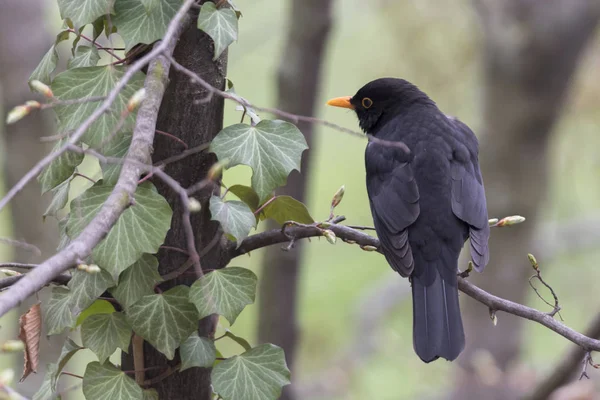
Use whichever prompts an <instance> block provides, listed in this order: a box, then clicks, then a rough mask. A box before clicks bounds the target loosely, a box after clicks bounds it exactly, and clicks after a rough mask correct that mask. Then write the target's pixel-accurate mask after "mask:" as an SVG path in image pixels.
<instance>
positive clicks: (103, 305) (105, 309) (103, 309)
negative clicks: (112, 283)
mask: <svg viewBox="0 0 600 400" xmlns="http://www.w3.org/2000/svg"><path fill="white" fill-rule="evenodd" d="M114 312H115V308H114V307H113V305H112V304H110V301H107V300H96V301H94V302H93V303H92V305H91V306H89V307H88V308H86V309H85V310H83V311H82V312H81V314H79V317H77V322H76V323H75V326H79V325H81V324H83V321H85V320H86V319H87V318H88V317H91V316H92V315H96V314H111V313H114Z"/></svg>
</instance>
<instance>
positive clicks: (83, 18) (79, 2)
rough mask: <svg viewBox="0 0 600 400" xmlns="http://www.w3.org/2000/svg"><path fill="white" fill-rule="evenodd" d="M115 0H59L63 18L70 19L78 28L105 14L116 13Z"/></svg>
mask: <svg viewBox="0 0 600 400" xmlns="http://www.w3.org/2000/svg"><path fill="white" fill-rule="evenodd" d="M114 2H115V0H58V8H59V10H60V16H61V18H62V19H67V18H68V19H70V20H71V22H72V23H73V25H74V26H75V27H76V28H81V27H83V26H84V25H86V24H91V23H92V22H94V20H95V19H96V18H98V17H100V16H102V15H104V14H114V11H113V4H114Z"/></svg>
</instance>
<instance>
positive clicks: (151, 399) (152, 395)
mask: <svg viewBox="0 0 600 400" xmlns="http://www.w3.org/2000/svg"><path fill="white" fill-rule="evenodd" d="M144 400H159V398H158V392H157V391H156V389H146V390H144Z"/></svg>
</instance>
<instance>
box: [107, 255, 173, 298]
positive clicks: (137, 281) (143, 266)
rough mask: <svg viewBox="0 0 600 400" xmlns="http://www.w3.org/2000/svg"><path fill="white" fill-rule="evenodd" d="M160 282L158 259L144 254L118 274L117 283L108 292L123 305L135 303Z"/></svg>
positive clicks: (152, 290) (152, 291) (148, 293)
mask: <svg viewBox="0 0 600 400" xmlns="http://www.w3.org/2000/svg"><path fill="white" fill-rule="evenodd" d="M159 282H162V277H161V276H160V275H159V274H158V260H157V259H156V257H154V256H153V255H151V254H144V255H143V256H142V258H140V259H139V260H137V261H136V262H135V263H133V265H131V266H130V267H129V268H127V269H126V270H125V271H123V272H122V273H121V275H120V276H119V284H118V285H117V287H115V288H112V289H111V290H110V293H111V294H112V295H113V296H114V297H115V299H117V301H118V302H119V303H120V304H121V305H122V306H123V307H124V308H128V307H130V306H131V305H133V304H135V302H137V301H138V300H139V299H141V298H142V297H143V296H148V295H151V294H154V286H156V284H157V283H159Z"/></svg>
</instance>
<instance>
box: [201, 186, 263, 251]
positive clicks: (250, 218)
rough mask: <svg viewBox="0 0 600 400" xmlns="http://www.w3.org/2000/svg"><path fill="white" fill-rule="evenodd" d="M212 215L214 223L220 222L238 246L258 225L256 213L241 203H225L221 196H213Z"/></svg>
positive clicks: (234, 201)
mask: <svg viewBox="0 0 600 400" xmlns="http://www.w3.org/2000/svg"><path fill="white" fill-rule="evenodd" d="M210 214H211V215H212V220H213V221H219V223H220V224H221V227H222V228H223V231H224V232H225V233H226V234H228V235H231V236H232V237H233V238H235V240H236V241H237V244H238V246H239V245H240V244H241V243H242V240H243V239H244V238H245V237H246V236H248V234H249V233H250V229H252V228H254V226H255V225H256V217H255V216H254V213H253V212H252V210H251V209H250V208H249V207H248V206H247V205H246V204H245V203H242V202H241V201H236V200H230V201H223V199H221V198H220V197H219V196H212V197H211V198H210Z"/></svg>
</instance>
